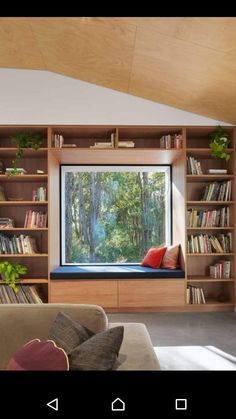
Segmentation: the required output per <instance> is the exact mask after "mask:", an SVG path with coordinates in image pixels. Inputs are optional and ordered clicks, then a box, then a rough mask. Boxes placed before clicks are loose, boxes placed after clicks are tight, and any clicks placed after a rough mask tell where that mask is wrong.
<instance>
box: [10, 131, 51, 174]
mask: <svg viewBox="0 0 236 419" xmlns="http://www.w3.org/2000/svg"><path fill="white" fill-rule="evenodd" d="M11 142H12V143H13V144H14V145H16V147H17V151H16V157H15V158H14V159H13V160H12V169H13V170H12V171H11V172H10V173H9V175H10V176H14V175H17V174H18V171H17V164H18V162H19V160H20V159H21V158H22V156H23V152H24V149H25V148H33V149H34V150H38V148H40V147H41V145H42V143H43V138H42V135H41V134H38V133H32V132H20V133H18V134H15V135H12V136H11Z"/></svg>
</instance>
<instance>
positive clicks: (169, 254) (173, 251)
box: [161, 244, 179, 269]
mask: <svg viewBox="0 0 236 419" xmlns="http://www.w3.org/2000/svg"><path fill="white" fill-rule="evenodd" d="M178 261H179V244H176V245H175V246H170V247H168V248H167V250H166V253H165V255H164V257H163V259H162V263H161V267H162V268H163V269H176V268H177V266H178Z"/></svg>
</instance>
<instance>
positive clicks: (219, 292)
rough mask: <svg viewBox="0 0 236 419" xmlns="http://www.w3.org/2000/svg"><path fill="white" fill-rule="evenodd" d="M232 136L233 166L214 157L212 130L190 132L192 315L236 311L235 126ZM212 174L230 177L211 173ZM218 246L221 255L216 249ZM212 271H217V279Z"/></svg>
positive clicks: (188, 208)
mask: <svg viewBox="0 0 236 419" xmlns="http://www.w3.org/2000/svg"><path fill="white" fill-rule="evenodd" d="M226 131H227V133H228V134H229V138H230V141H231V142H230V148H229V149H228V152H229V153H230V160H229V161H228V162H226V161H225V160H223V159H216V158H213V157H212V156H211V149H210V148H209V143H210V137H209V134H210V132H212V129H211V128H209V127H187V128H186V150H185V152H186V271H185V272H186V279H185V290H186V301H185V304H186V307H188V309H189V310H198V311H205V310H207V309H208V310H214V311H217V310H227V309H230V308H231V309H233V306H234V293H235V285H234V284H235V272H234V269H235V268H234V259H235V244H234V239H235V238H234V235H235V233H234V231H235V221H234V220H235V216H234V206H235V205H234V186H235V185H234V179H235V131H234V128H233V127H232V128H229V127H227V128H226ZM190 160H191V162H190ZM191 164H192V166H191ZM209 169H214V170H219V169H220V170H227V173H212V174H209ZM229 189H230V190H229ZM204 192H205V194H204ZM229 237H230V242H231V245H230V247H228V244H227V249H225V248H223V247H224V246H223V244H224V239H225V240H226V241H227V238H229ZM196 242H197V243H196ZM218 243H220V245H221V249H220V251H219V249H218V247H217V246H216V248H214V246H213V244H214V245H215V244H217V245H218ZM222 243H223V244H222ZM217 249H218V251H217ZM206 252H208V253H206ZM210 266H212V267H213V266H214V268H211V269H212V275H210ZM229 266H230V271H229ZM223 267H224V269H223ZM216 272H217V273H216ZM219 272H220V273H219ZM214 275H218V277H217V278H214V277H213V276H214Z"/></svg>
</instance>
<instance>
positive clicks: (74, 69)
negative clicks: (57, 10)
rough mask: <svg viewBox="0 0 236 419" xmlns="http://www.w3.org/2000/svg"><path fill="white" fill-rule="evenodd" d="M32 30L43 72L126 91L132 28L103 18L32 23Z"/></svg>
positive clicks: (133, 30)
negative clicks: (45, 69)
mask: <svg viewBox="0 0 236 419" xmlns="http://www.w3.org/2000/svg"><path fill="white" fill-rule="evenodd" d="M32 28H33V31H34V34H35V38H36V39H37V42H38V46H39V49H40V51H42V53H43V57H44V60H45V62H46V63H47V68H48V69H49V70H52V71H56V72H58V73H64V74H67V75H69V76H72V77H77V78H79V79H81V80H86V81H89V82H91V83H96V84H101V85H103V86H104V85H105V86H106V87H110V88H115V89H117V90H121V91H127V89H128V84H129V77H130V72H131V65H132V58H133V56H132V54H133V50H134V42H135V33H136V28H134V27H133V26H132V25H128V24H124V25H122V26H121V25H118V24H115V22H113V21H112V20H109V19H106V18H103V19H102V18H100V19H91V20H85V21H83V20H82V19H78V18H56V19H51V18H48V19H45V18H44V19H43V18H42V19H35V21H34V22H32Z"/></svg>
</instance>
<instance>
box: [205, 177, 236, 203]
mask: <svg viewBox="0 0 236 419" xmlns="http://www.w3.org/2000/svg"><path fill="white" fill-rule="evenodd" d="M231 192H232V181H231V180H229V181H227V182H213V183H210V184H208V185H206V186H205V187H204V189H203V191H202V196H201V198H200V200H201V201H230V200H231Z"/></svg>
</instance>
